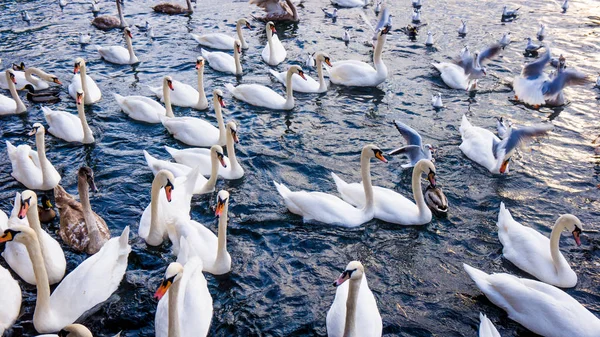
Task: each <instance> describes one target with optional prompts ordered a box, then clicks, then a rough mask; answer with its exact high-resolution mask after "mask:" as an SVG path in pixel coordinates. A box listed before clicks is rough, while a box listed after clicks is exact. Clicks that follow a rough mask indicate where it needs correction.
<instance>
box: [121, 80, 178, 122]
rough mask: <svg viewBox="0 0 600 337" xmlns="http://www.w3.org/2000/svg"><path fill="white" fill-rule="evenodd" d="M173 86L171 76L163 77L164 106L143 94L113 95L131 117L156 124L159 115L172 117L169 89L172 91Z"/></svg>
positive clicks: (158, 120)
mask: <svg viewBox="0 0 600 337" xmlns="http://www.w3.org/2000/svg"><path fill="white" fill-rule="evenodd" d="M174 88H175V87H174V85H173V79H172V78H171V76H165V77H163V85H162V90H163V98H164V100H165V107H166V108H165V107H163V106H162V105H160V103H158V102H157V101H155V100H153V99H151V98H149V97H145V96H138V95H136V96H121V95H119V94H117V93H114V94H113V95H114V97H115V101H117V104H118V105H119V107H120V108H121V110H122V111H123V112H124V113H125V114H126V115H127V116H129V117H130V118H131V119H135V120H136V121H140V122H145V123H152V124H156V123H160V122H161V120H160V117H161V116H167V117H174V115H173V109H172V107H171V95H170V91H169V90H171V91H173V90H174Z"/></svg>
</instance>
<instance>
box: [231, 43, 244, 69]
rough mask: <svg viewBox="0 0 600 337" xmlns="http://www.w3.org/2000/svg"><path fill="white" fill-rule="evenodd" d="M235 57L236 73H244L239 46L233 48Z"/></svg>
mask: <svg viewBox="0 0 600 337" xmlns="http://www.w3.org/2000/svg"><path fill="white" fill-rule="evenodd" d="M233 59H234V61H235V74H236V75H242V63H241V62H240V53H239V52H238V48H237V47H234V48H233Z"/></svg>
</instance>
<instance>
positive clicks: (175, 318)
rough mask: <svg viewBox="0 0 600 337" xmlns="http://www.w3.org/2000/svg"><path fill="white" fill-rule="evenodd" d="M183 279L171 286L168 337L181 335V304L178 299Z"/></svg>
mask: <svg viewBox="0 0 600 337" xmlns="http://www.w3.org/2000/svg"><path fill="white" fill-rule="evenodd" d="M180 283H181V279H179V280H177V281H176V282H174V283H173V285H172V286H171V287H170V288H169V329H168V332H167V336H168V337H179V336H180V334H179V306H178V305H177V300H178V298H179V284H180Z"/></svg>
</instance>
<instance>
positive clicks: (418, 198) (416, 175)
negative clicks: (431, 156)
mask: <svg viewBox="0 0 600 337" xmlns="http://www.w3.org/2000/svg"><path fill="white" fill-rule="evenodd" d="M422 172H423V169H422V168H421V166H420V165H417V166H415V167H414V168H413V173H412V190H413V198H414V199H415V203H416V204H417V208H418V209H419V215H421V214H423V212H424V211H425V209H428V208H427V204H426V203H425V199H424V198H423V191H422V190H421V173H422Z"/></svg>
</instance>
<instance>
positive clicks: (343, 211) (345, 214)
mask: <svg viewBox="0 0 600 337" xmlns="http://www.w3.org/2000/svg"><path fill="white" fill-rule="evenodd" d="M371 158H377V159H379V160H380V161H382V162H384V163H387V160H386V159H385V158H384V157H383V152H382V151H381V149H379V147H377V146H375V145H373V144H368V145H365V146H364V147H363V149H362V151H361V155H360V172H361V177H362V182H363V183H362V187H363V193H364V195H365V199H366V202H365V203H364V205H365V206H364V207H363V208H356V207H354V206H353V205H352V204H350V203H348V202H346V201H344V200H342V199H340V198H338V197H336V196H333V195H331V194H327V193H322V192H306V191H296V192H292V191H291V190H290V189H289V188H287V187H286V186H285V185H283V184H280V183H278V182H276V181H274V182H273V183H274V184H275V187H276V188H277V192H279V194H280V195H281V196H282V197H283V200H284V202H285V205H286V207H287V209H288V210H289V211H290V212H292V213H294V214H297V215H300V216H302V218H303V220H304V222H315V221H318V222H322V223H325V224H329V225H337V226H343V227H348V228H352V227H358V226H360V225H362V224H363V223H365V222H367V221H370V220H372V219H373V217H374V216H375V204H374V203H375V202H374V192H373V185H372V183H371V174H370V173H371V167H370V166H371V165H370V159H371Z"/></svg>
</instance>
